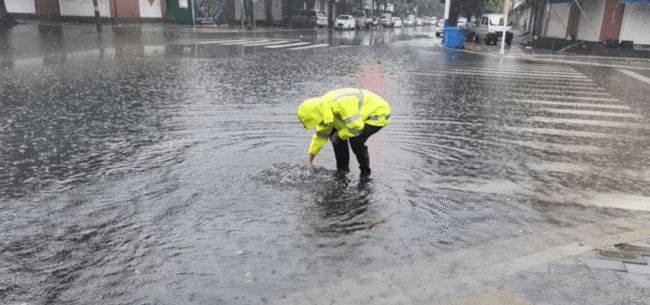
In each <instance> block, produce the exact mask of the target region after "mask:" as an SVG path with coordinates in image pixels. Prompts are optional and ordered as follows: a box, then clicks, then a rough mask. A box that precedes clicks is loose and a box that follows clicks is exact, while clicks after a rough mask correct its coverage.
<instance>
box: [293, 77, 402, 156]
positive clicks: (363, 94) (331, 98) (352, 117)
mask: <svg viewBox="0 0 650 305" xmlns="http://www.w3.org/2000/svg"><path fill="white" fill-rule="evenodd" d="M296 114H297V115H298V119H300V122H302V124H303V125H304V126H305V129H312V128H314V127H316V133H315V134H314V135H313V136H312V138H311V145H310V146H309V154H310V155H312V156H315V155H317V154H318V152H319V151H320V149H321V148H322V147H323V145H325V143H327V140H328V139H329V137H330V135H331V134H332V131H333V130H334V129H336V130H337V131H338V137H339V138H341V139H343V140H347V139H349V138H353V137H356V136H358V135H360V134H361V132H362V131H363V127H364V126H365V124H368V125H372V126H376V127H383V126H386V125H387V124H388V123H389V122H390V105H389V104H388V103H387V102H386V101H384V99H382V98H381V97H380V96H379V95H377V94H374V93H372V92H370V91H368V90H363V89H354V88H343V89H337V90H333V91H330V92H327V93H325V95H323V96H320V97H316V98H310V99H307V100H305V101H303V102H302V103H300V105H299V106H298V108H297V109H296Z"/></svg>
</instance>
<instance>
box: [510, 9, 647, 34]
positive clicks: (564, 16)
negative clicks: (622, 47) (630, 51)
mask: <svg viewBox="0 0 650 305" xmlns="http://www.w3.org/2000/svg"><path fill="white" fill-rule="evenodd" d="M513 21H514V23H515V25H516V26H518V27H519V28H520V29H522V30H524V31H528V32H530V33H532V34H534V35H536V36H539V37H551V38H560V39H568V40H583V41H591V42H607V41H632V42H633V43H634V44H637V45H650V0H518V1H516V2H515V5H514V7H513Z"/></svg>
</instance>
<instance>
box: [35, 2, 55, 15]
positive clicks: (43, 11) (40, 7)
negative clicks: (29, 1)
mask: <svg viewBox="0 0 650 305" xmlns="http://www.w3.org/2000/svg"><path fill="white" fill-rule="evenodd" d="M36 14H37V15H38V16H61V13H60V10H59V1H58V0H57V1H52V0H36Z"/></svg>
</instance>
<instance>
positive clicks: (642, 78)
mask: <svg viewBox="0 0 650 305" xmlns="http://www.w3.org/2000/svg"><path fill="white" fill-rule="evenodd" d="M617 70H618V72H621V73H623V74H625V75H627V76H629V77H632V78H636V79H637V80H640V81H642V82H644V83H646V84H648V85H650V78H648V77H645V76H643V75H641V74H639V73H636V72H632V71H630V70H625V69H617Z"/></svg>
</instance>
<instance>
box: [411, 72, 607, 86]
mask: <svg viewBox="0 0 650 305" xmlns="http://www.w3.org/2000/svg"><path fill="white" fill-rule="evenodd" d="M404 73H407V74H415V75H430V76H445V75H448V74H458V75H473V76H489V77H500V76H505V75H499V74H495V73H480V72H475V73H471V72H457V71H437V72H415V71H412V72H404ZM511 76H512V77H513V78H528V79H540V80H558V81H564V82H567V81H569V80H566V79H557V77H555V76H553V77H543V76H541V77H540V76H534V75H531V74H525V75H511ZM570 82H572V83H582V84H581V85H584V84H592V83H593V82H592V81H591V80H590V79H588V78H584V79H571V80H570ZM573 85H575V84H573ZM590 86H591V87H595V85H590Z"/></svg>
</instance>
